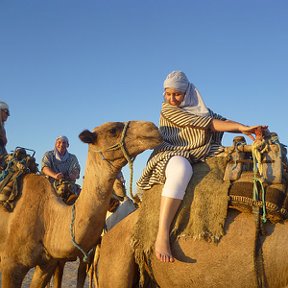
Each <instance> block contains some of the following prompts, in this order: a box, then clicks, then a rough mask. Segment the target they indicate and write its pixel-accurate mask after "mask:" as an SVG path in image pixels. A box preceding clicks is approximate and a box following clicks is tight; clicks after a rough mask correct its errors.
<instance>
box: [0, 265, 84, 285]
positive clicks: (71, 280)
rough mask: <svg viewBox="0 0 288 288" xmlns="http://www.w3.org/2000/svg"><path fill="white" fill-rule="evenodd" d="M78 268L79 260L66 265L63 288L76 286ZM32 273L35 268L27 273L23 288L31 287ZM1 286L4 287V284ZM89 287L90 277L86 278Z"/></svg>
mask: <svg viewBox="0 0 288 288" xmlns="http://www.w3.org/2000/svg"><path fill="white" fill-rule="evenodd" d="M77 268H78V261H75V262H68V263H67V264H66V265H65V269H64V275H63V282H62V288H73V287H76V282H77ZM32 275H33V269H32V270H31V271H29V273H28V274H27V275H26V277H25V279H24V282H23V284H22V288H29V284H30V281H31V278H32ZM0 280H1V274H0ZM0 287H2V285H1V286H0ZM52 287H53V285H51V288H52ZM88 287H89V285H88V279H86V282H85V286H84V288H88Z"/></svg>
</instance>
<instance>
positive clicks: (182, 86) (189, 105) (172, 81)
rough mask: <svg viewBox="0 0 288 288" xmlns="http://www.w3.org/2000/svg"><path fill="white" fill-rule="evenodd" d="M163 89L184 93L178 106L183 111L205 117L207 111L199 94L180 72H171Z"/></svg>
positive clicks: (207, 113)
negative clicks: (172, 89)
mask: <svg viewBox="0 0 288 288" xmlns="http://www.w3.org/2000/svg"><path fill="white" fill-rule="evenodd" d="M163 86H164V89H166V88H174V89H176V90H178V91H180V92H183V93H185V96H184V99H183V101H182V102H181V104H180V105H179V107H180V108H183V110H186V111H188V112H189V113H191V114H195V115H198V116H207V115H209V111H208V108H207V106H206V105H205V103H204V101H203V99H202V96H201V94H200V92H199V91H198V90H197V88H196V87H195V86H194V85H193V84H192V83H190V82H189V80H188V78H187V76H186V75H185V73H183V72H182V71H173V72H171V73H170V74H168V76H167V77H166V79H165V81H164V84H163Z"/></svg>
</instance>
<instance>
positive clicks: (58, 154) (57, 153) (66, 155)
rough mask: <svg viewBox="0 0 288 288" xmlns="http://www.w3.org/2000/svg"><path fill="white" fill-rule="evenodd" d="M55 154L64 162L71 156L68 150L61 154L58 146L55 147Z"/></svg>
mask: <svg viewBox="0 0 288 288" xmlns="http://www.w3.org/2000/svg"><path fill="white" fill-rule="evenodd" d="M54 155H55V158H56V159H57V160H58V161H63V162H64V161H66V160H67V159H68V157H69V153H68V151H66V152H65V154H64V155H61V154H60V153H59V152H58V150H57V149H56V148H55V149H54Z"/></svg>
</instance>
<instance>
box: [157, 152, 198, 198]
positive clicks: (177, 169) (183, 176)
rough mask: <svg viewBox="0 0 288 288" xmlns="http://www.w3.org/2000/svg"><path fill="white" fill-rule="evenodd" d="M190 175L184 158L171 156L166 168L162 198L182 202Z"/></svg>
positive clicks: (190, 169)
mask: <svg viewBox="0 0 288 288" xmlns="http://www.w3.org/2000/svg"><path fill="white" fill-rule="evenodd" d="M192 175H193V169H192V166H191V164H190V162H189V161H188V160H187V159H186V158H184V157H181V156H173V157H172V158H171V159H170V160H169V161H168V163H167V166H166V170H165V176H166V181H165V184H164V187H163V190H162V196H165V197H169V198H174V199H180V200H182V199H183V198H184V194H185V191H186V188H187V185H188V183H189V181H190V179H191V177H192Z"/></svg>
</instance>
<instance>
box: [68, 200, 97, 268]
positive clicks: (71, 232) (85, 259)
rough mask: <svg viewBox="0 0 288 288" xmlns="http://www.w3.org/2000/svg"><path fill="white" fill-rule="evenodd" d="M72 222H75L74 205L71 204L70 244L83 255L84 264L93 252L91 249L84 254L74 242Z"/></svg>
mask: <svg viewBox="0 0 288 288" xmlns="http://www.w3.org/2000/svg"><path fill="white" fill-rule="evenodd" d="M74 222H75V204H73V206H72V221H71V224H70V234H71V237H72V243H73V245H74V246H75V247H76V248H77V249H78V250H80V251H81V252H82V254H83V261H84V262H85V263H87V262H88V258H89V255H90V253H91V252H92V251H93V249H91V250H90V251H89V252H88V253H86V252H85V251H84V250H83V249H82V247H81V246H80V245H79V244H78V243H77V242H76V240H75V233H74V229H73V228H74Z"/></svg>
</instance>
